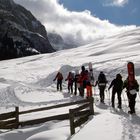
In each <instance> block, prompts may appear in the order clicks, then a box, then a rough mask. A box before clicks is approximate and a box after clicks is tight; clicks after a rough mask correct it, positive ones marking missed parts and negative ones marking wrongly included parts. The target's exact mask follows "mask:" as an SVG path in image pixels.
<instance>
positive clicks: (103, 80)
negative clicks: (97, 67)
mask: <svg viewBox="0 0 140 140" xmlns="http://www.w3.org/2000/svg"><path fill="white" fill-rule="evenodd" d="M98 82H99V83H106V82H107V81H106V77H105V75H104V74H103V73H100V74H99V77H98Z"/></svg>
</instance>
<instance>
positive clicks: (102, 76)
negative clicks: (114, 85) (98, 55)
mask: <svg viewBox="0 0 140 140" xmlns="http://www.w3.org/2000/svg"><path fill="white" fill-rule="evenodd" d="M106 84H107V80H106V76H105V74H104V73H103V72H100V74H99V76H98V80H97V81H96V84H95V86H96V85H98V87H99V92H100V93H99V94H100V102H102V103H104V98H105V94H104V91H105V88H106Z"/></svg>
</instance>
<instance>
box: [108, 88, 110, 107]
mask: <svg viewBox="0 0 140 140" xmlns="http://www.w3.org/2000/svg"><path fill="white" fill-rule="evenodd" d="M108 101H109V106H110V90H108Z"/></svg>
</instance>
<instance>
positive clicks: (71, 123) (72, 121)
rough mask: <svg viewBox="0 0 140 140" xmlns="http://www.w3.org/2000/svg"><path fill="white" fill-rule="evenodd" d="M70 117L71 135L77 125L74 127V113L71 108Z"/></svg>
mask: <svg viewBox="0 0 140 140" xmlns="http://www.w3.org/2000/svg"><path fill="white" fill-rule="evenodd" d="M69 119H70V132H71V135H73V134H75V127H74V114H73V110H72V109H69Z"/></svg>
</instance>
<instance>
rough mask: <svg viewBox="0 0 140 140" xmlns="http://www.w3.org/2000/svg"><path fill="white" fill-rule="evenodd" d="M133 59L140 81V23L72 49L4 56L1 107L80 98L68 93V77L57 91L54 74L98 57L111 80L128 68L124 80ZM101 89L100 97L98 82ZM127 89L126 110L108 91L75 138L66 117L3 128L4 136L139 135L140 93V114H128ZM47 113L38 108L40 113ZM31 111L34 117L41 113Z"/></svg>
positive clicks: (129, 139) (124, 139) (8, 139)
mask: <svg viewBox="0 0 140 140" xmlns="http://www.w3.org/2000/svg"><path fill="white" fill-rule="evenodd" d="M128 61H133V62H134V63H135V68H136V76H137V79H138V82H139V83H140V28H137V29H135V30H130V31H127V32H126V33H121V34H117V35H115V36H113V37H108V38H104V39H99V40H96V41H95V42H93V43H91V44H88V45H86V46H81V47H78V48H74V49H70V50H62V51H59V52H55V53H52V54H43V55H36V56H30V57H25V58H20V59H13V60H8V61H0V108H1V109H0V112H6V111H8V110H10V109H12V107H14V106H19V107H20V109H21V110H26V109H29V108H31V107H32V108H34V107H40V106H44V105H52V104H58V103H63V102H70V101H73V100H76V99H80V97H79V96H74V95H73V96H70V95H69V94H68V93H67V83H66V82H64V83H63V92H62V93H60V92H56V83H55V82H53V79H54V77H55V75H56V73H57V71H58V70H60V71H61V72H62V73H63V75H64V77H66V75H67V74H68V72H69V71H75V70H76V69H78V70H80V67H81V65H85V66H86V67H87V66H88V63H89V62H92V64H93V69H94V75H95V77H97V76H98V74H99V72H100V71H104V72H105V74H106V75H107V79H108V81H109V82H110V81H111V80H113V79H114V78H115V75H116V74H117V73H121V74H122V76H123V80H124V79H125V78H126V77H127V69H126V64H127V62H128ZM95 90H96V93H97V95H96V96H95V99H97V98H99V97H98V88H96V89H95ZM123 93H124V94H123V111H122V112H116V111H115V112H114V111H113V110H111V108H110V106H109V93H108V91H107V92H106V100H105V103H106V105H102V104H99V103H98V102H97V100H95V114H96V115H95V116H93V118H91V119H90V120H89V122H88V123H87V124H86V125H84V126H83V127H82V128H81V129H80V131H79V129H77V131H76V132H77V133H76V134H75V135H74V136H73V137H72V138H70V131H69V122H68V121H67V120H66V121H61V122H60V121H53V122H47V123H45V124H40V125H37V126H33V127H26V128H20V129H18V130H13V131H10V132H6V133H2V131H0V133H1V134H0V140H15V139H17V140H56V139H57V140H58V139H60V140H66V139H72V140H82V139H83V140H84V139H88V140H90V139H91V138H93V139H95V140H101V139H104V140H108V139H113V140H139V139H140V97H139V96H138V97H137V105H136V112H137V115H136V116H133V117H130V116H129V115H128V114H127V111H128V107H127V105H128V103H127V98H126V96H125V91H124V92H123ZM62 111H63V112H66V111H67V110H62ZM58 112H59V110H58ZM58 112H57V111H56V113H58ZM51 113H52V112H50V114H51ZM43 115H44V114H42V113H40V114H37V116H43ZM27 117H28V118H34V117H35V115H30V116H27ZM22 119H24V118H22ZM101 133H102V135H100V134H101ZM54 134H55V135H54Z"/></svg>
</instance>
